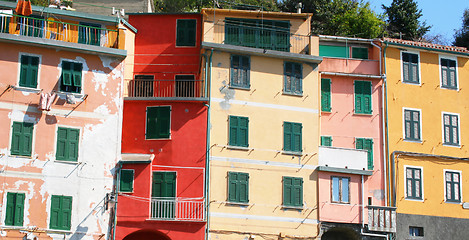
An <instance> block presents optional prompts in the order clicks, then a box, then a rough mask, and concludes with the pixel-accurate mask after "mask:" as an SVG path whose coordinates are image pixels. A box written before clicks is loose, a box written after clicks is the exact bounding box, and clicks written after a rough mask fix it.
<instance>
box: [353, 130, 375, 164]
mask: <svg viewBox="0 0 469 240" xmlns="http://www.w3.org/2000/svg"><path fill="white" fill-rule="evenodd" d="M355 148H356V149H363V150H366V151H367V152H368V155H367V159H368V170H373V166H374V165H373V139H371V138H357V139H355Z"/></svg>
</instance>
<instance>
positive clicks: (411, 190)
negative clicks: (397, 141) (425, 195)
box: [406, 167, 422, 200]
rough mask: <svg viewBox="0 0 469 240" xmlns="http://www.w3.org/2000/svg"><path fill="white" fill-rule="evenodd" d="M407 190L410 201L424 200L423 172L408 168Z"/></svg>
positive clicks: (418, 169)
mask: <svg viewBox="0 0 469 240" xmlns="http://www.w3.org/2000/svg"><path fill="white" fill-rule="evenodd" d="M406 190H407V194H406V196H407V198H408V199H418V200H422V170H421V169H420V168H411V167H407V168H406Z"/></svg>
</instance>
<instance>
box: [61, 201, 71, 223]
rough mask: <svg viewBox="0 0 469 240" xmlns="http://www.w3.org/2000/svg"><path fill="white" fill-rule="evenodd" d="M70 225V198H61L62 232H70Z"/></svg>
mask: <svg viewBox="0 0 469 240" xmlns="http://www.w3.org/2000/svg"><path fill="white" fill-rule="evenodd" d="M71 223H72V197H67V196H63V197H62V223H61V225H62V226H61V227H62V229H64V230H70V228H71Z"/></svg>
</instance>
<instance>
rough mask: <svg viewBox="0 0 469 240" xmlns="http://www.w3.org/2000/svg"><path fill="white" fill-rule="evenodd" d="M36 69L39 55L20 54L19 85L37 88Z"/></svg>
mask: <svg viewBox="0 0 469 240" xmlns="http://www.w3.org/2000/svg"><path fill="white" fill-rule="evenodd" d="M38 69H39V57H34V56H26V55H22V56H21V67H20V82H19V85H20V86H21V87H30V88H37V75H38Z"/></svg>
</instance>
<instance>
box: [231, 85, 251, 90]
mask: <svg viewBox="0 0 469 240" xmlns="http://www.w3.org/2000/svg"><path fill="white" fill-rule="evenodd" d="M230 88H232V89H238V90H246V91H250V90H251V86H248V87H242V86H233V85H230Z"/></svg>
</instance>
